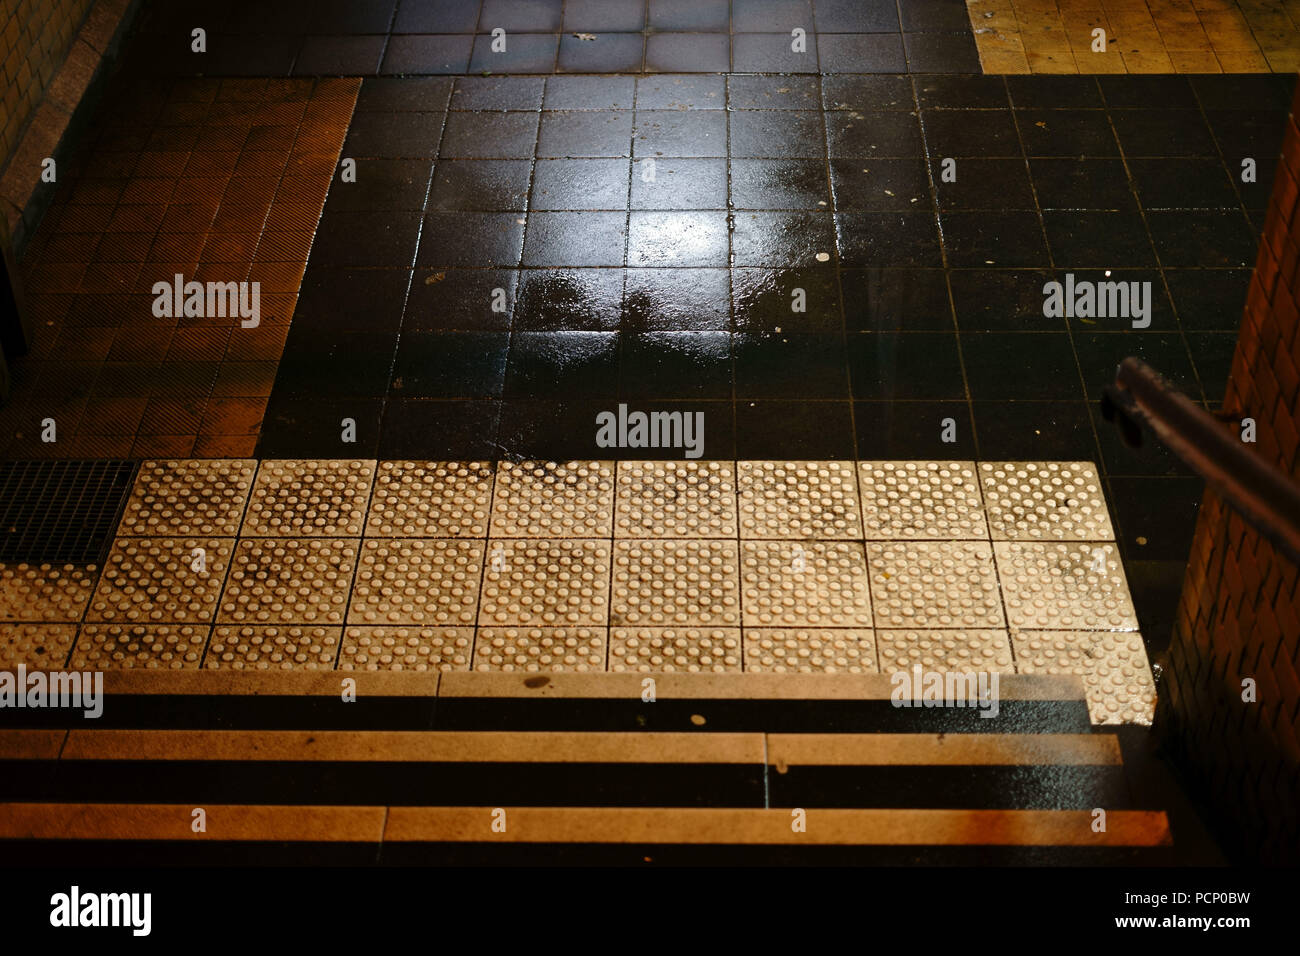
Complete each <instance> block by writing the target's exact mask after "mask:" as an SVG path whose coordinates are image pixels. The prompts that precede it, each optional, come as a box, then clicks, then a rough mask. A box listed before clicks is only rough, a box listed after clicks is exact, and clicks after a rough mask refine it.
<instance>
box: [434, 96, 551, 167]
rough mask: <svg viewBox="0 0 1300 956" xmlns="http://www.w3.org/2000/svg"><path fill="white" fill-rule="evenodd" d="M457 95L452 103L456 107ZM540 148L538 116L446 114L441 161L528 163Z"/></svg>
mask: <svg viewBox="0 0 1300 956" xmlns="http://www.w3.org/2000/svg"><path fill="white" fill-rule="evenodd" d="M455 101H456V98H455V95H454V94H453V95H452V102H453V103H455ZM536 145H537V114H536V113H457V112H452V113H448V114H447V126H446V128H445V129H444V130H443V134H442V145H441V147H440V148H439V150H438V157H439V159H529V158H531V157H532V155H533V151H534V149H535V147H536Z"/></svg>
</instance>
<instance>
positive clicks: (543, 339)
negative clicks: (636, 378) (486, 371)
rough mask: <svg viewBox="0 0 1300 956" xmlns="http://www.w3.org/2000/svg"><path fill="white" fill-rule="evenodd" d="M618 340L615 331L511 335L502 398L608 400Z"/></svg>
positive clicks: (611, 394)
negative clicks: (504, 396) (504, 393)
mask: <svg viewBox="0 0 1300 956" xmlns="http://www.w3.org/2000/svg"><path fill="white" fill-rule="evenodd" d="M618 338H619V337H618V334H617V333H614V332H516V333H515V334H514V336H513V338H512V340H511V342H510V360H509V369H508V372H507V375H506V397H507V398H510V399H541V398H545V399H552V400H567V399H585V398H603V399H611V398H613V397H614V396H615V395H616V394H617V381H618Z"/></svg>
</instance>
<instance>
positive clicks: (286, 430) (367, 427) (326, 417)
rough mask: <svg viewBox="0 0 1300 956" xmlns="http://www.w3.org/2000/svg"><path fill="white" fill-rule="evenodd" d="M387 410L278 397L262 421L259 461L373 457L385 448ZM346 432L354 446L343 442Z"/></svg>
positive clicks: (359, 402) (362, 403)
mask: <svg viewBox="0 0 1300 956" xmlns="http://www.w3.org/2000/svg"><path fill="white" fill-rule="evenodd" d="M327 394H328V393H327ZM382 411H383V403H382V402H381V401H380V400H379V399H337V398H330V397H326V396H325V395H318V396H316V397H313V398H290V397H287V396H286V397H280V396H273V397H272V400H271V402H270V403H269V404H268V405H267V408H266V415H265V416H264V417H263V419H262V431H261V435H260V437H259V438H258V442H257V457H259V458H372V457H374V456H375V455H376V453H377V450H378V448H379V422H380V416H381V414H382ZM345 420H346V421H345ZM349 422H350V425H351V427H350V428H348V423H349ZM345 431H346V432H350V433H351V434H352V436H353V437H354V440H353V441H344V440H343V436H344V434H345Z"/></svg>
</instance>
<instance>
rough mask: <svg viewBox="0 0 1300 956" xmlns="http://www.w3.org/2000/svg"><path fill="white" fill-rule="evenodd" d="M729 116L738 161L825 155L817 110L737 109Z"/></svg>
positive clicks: (732, 145)
mask: <svg viewBox="0 0 1300 956" xmlns="http://www.w3.org/2000/svg"><path fill="white" fill-rule="evenodd" d="M729 115H730V117H731V124H730V126H731V156H732V158H734V159H758V158H770V159H775V158H781V157H803V158H811V159H818V158H820V157H822V156H824V155H825V152H826V151H825V148H824V146H823V144H824V142H825V141H824V140H823V138H822V136H823V134H822V120H821V116H820V114H818V113H817V112H815V111H813V110H736V111H734V112H732V113H730V114H729Z"/></svg>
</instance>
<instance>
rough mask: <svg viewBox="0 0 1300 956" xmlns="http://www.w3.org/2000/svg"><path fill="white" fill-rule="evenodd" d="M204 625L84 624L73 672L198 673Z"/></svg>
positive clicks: (205, 633)
mask: <svg viewBox="0 0 1300 956" xmlns="http://www.w3.org/2000/svg"><path fill="white" fill-rule="evenodd" d="M209 630H210V628H209V627H208V625H206V624H86V625H84V626H83V627H82V628H81V635H80V636H79V637H78V638H77V644H76V648H75V649H74V650H73V652H72V661H71V662H70V663H69V665H68V666H69V667H70V668H72V669H73V670H126V669H132V668H147V669H161V670H182V669H184V670H197V669H198V666H199V663H200V661H201V660H202V659H203V647H204V645H205V644H207V641H208V631H209Z"/></svg>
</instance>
